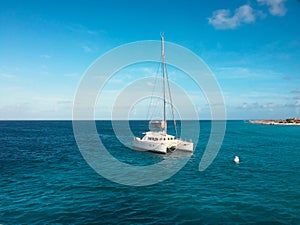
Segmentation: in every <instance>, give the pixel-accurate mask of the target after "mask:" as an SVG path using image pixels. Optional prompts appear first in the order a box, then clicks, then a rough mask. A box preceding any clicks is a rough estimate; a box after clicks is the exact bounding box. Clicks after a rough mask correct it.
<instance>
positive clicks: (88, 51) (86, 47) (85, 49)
mask: <svg viewBox="0 0 300 225" xmlns="http://www.w3.org/2000/svg"><path fill="white" fill-rule="evenodd" d="M82 48H83V50H84V51H85V52H87V53H90V52H93V50H92V49H91V48H90V47H89V46H87V45H83V46H82Z"/></svg>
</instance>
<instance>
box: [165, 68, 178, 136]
mask: <svg viewBox="0 0 300 225" xmlns="http://www.w3.org/2000/svg"><path fill="white" fill-rule="evenodd" d="M165 66H166V65H165ZM165 71H166V78H167V86H168V94H169V98H170V103H171V110H172V119H173V123H174V129H175V134H176V138H177V137H178V132H177V124H176V120H175V113H174V106H173V100H172V95H171V88H170V82H169V75H168V70H167V67H166V70H165Z"/></svg>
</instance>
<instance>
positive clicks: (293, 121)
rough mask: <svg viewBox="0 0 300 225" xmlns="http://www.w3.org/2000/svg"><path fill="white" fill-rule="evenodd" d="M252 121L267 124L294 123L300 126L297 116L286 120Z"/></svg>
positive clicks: (251, 121)
mask: <svg viewBox="0 0 300 225" xmlns="http://www.w3.org/2000/svg"><path fill="white" fill-rule="evenodd" d="M249 122H250V123H254V124H266V125H294V126H300V120H299V119H298V118H297V117H295V118H289V119H285V120H250V121H249Z"/></svg>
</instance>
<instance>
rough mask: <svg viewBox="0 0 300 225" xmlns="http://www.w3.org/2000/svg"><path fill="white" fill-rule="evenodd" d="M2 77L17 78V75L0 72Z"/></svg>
mask: <svg viewBox="0 0 300 225" xmlns="http://www.w3.org/2000/svg"><path fill="white" fill-rule="evenodd" d="M0 77H2V78H4V79H14V78H16V76H15V75H13V74H8V73H0Z"/></svg>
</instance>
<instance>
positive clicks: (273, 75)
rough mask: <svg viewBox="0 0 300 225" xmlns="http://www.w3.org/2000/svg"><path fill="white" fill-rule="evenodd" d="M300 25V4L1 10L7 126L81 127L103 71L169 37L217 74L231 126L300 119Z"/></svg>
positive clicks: (231, 0) (19, 4)
mask: <svg viewBox="0 0 300 225" xmlns="http://www.w3.org/2000/svg"><path fill="white" fill-rule="evenodd" d="M299 21H300V2H299V1H297V0H286V1H284V0H244V1H243V0H226V1H225V0H211V1H204V0H203V1H199V0H191V1H183V0H181V1H179V0H173V1H161V0H160V1H158V0H152V1H137V0H132V1H130V0H128V1H122V0H119V1H116V0H109V1H108V0H107V1H81V0H75V1H56V0H52V1H14V0H12V1H1V3H0V27H1V29H0V119H3V120H5V119H72V103H73V99H74V95H75V93H76V90H77V87H78V85H79V82H80V80H81V77H82V76H83V75H84V72H85V71H86V69H87V68H88V67H89V66H90V65H91V63H92V62H93V61H95V60H96V59H97V58H98V57H99V56H101V55H103V54H104V53H105V52H107V51H109V50H111V49H113V48H115V47H117V46H119V45H122V44H126V43H128V42H134V41H141V40H159V38H160V36H159V35H160V33H161V32H164V34H165V38H166V40H167V41H170V42H174V43H176V44H179V45H182V46H184V47H185V48H188V49H190V50H191V51H193V52H194V53H195V54H197V55H198V56H199V57H201V58H202V59H203V60H204V61H205V63H206V64H207V65H208V66H209V67H210V69H211V70H212V72H213V73H214V75H215V76H216V79H217V80H218V82H219V84H220V87H221V89H222V91H223V94H224V98H225V103H226V109H227V117H228V119H255V118H258V119H259V118H286V117H294V116H298V117H300V85H299V83H300V63H299V59H300V29H299V28H300V27H299ZM158 54H159V53H158ZM126 72H128V71H126ZM123 82H125V81H124V80H123ZM115 83H117V82H115ZM114 88H115V89H118V88H120V87H118V85H117V84H116V85H115V86H114V85H113V83H112V84H111V85H109V88H107V89H111V90H113V89H114ZM192 91H194V93H196V94H197V91H196V90H191V92H192ZM199 95H201V93H200V94H199ZM195 101H196V103H195V104H196V105H197V107H199V108H200V110H199V113H200V114H201V113H202V116H201V117H200V118H206V117H207V118H208V114H209V112H208V111H206V109H205V108H206V107H207V103H205V102H203V101H202V100H201V101H199V102H197V100H195ZM202 103H203V105H202V106H201V104H202ZM99 110H101V108H100V109H99ZM104 117H108V118H109V113H108V114H104Z"/></svg>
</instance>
